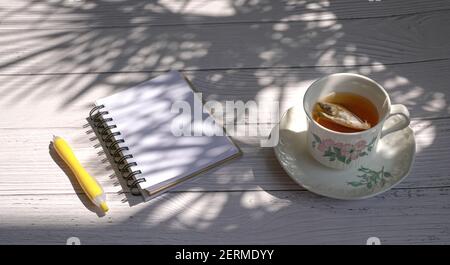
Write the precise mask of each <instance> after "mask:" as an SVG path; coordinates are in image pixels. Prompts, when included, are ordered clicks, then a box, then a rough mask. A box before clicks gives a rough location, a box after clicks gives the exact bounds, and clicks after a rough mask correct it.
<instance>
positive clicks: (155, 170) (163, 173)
mask: <svg viewBox="0 0 450 265" xmlns="http://www.w3.org/2000/svg"><path fill="white" fill-rule="evenodd" d="M181 101H183V102H186V103H182V104H185V106H186V105H189V106H190V109H191V111H192V112H191V114H192V115H188V113H184V114H183V115H182V114H181V113H182V112H181V110H180V109H179V108H174V109H173V110H171V109H172V106H173V104H174V103H175V102H178V103H180V102H181ZM101 104H103V105H105V110H106V111H108V112H109V114H107V115H105V116H104V117H105V118H108V117H110V118H113V121H112V122H111V124H115V125H116V126H117V128H115V129H113V131H119V132H120V133H121V135H120V136H119V137H117V138H118V139H119V138H122V139H124V140H125V142H124V143H122V144H120V145H119V146H121V147H122V146H127V147H128V148H129V150H128V151H126V152H125V154H132V155H133V158H132V159H130V160H128V162H136V163H137V166H134V167H132V168H131V169H132V170H133V171H134V170H141V171H142V174H140V175H137V176H136V178H143V177H144V178H145V179H146V181H145V182H142V183H140V184H139V185H140V187H141V188H142V189H146V190H148V191H149V192H150V193H152V191H155V190H158V189H159V188H161V187H164V186H167V185H168V184H171V183H173V182H176V181H177V180H179V179H181V178H183V177H186V176H189V175H191V174H194V173H196V172H198V171H200V170H202V169H204V168H206V167H208V166H211V165H213V164H215V163H217V162H219V161H222V160H224V159H226V158H228V157H230V156H233V155H235V154H237V153H239V150H238V148H237V147H236V146H235V145H234V144H233V143H232V142H231V141H230V139H229V138H228V137H226V136H220V133H222V134H223V130H222V128H221V127H220V126H219V125H217V124H215V123H214V122H209V123H208V126H206V130H208V132H209V133H211V132H215V133H216V134H215V135H218V134H219V136H206V135H204V134H202V135H203V136H176V135H174V133H173V130H172V126H174V127H176V126H181V125H182V124H190V122H191V121H192V120H193V119H194V115H195V114H194V107H196V108H197V109H196V110H197V111H198V110H200V113H197V115H200V117H202V118H201V120H203V121H204V120H207V118H208V117H209V116H210V115H209V114H208V113H204V112H201V108H202V103H201V100H200V99H199V98H198V97H197V96H196V95H194V93H193V91H192V89H191V88H190V86H189V84H188V83H187V81H186V80H185V79H184V78H183V76H182V75H181V74H180V73H178V72H175V71H172V72H169V73H167V74H164V75H161V76H159V77H157V78H155V79H152V80H150V81H147V82H145V83H143V84H140V85H138V86H136V87H132V88H129V89H127V90H125V91H123V92H119V93H117V94H114V95H112V96H109V97H106V98H103V99H99V100H97V101H96V105H101ZM197 117H198V116H197ZM211 120H212V119H210V121H211ZM197 124H198V123H197ZM178 128H179V127H178ZM185 128H186V127H185ZM191 129H192V130H191V131H190V132H191V133H192V134H194V131H197V132H199V130H200V132H201V130H202V128H201V127H196V126H192V127H191ZM203 129H205V126H203ZM210 135H211V134H210Z"/></svg>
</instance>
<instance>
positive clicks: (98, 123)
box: [89, 105, 145, 195]
mask: <svg viewBox="0 0 450 265" xmlns="http://www.w3.org/2000/svg"><path fill="white" fill-rule="evenodd" d="M104 108H105V105H99V106H95V107H94V108H92V110H91V111H90V112H89V119H90V120H91V122H92V124H93V126H94V127H96V129H97V131H98V135H99V137H100V138H101V140H102V141H103V142H104V145H105V146H106V148H108V150H109V154H110V155H111V157H112V158H113V160H114V162H115V163H116V164H117V168H118V169H119V170H120V172H121V173H122V177H123V178H124V179H125V180H126V182H127V186H128V187H130V190H131V193H132V194H133V195H140V192H139V189H138V184H139V183H141V182H145V179H144V178H141V179H135V178H134V177H135V176H137V175H139V174H142V172H141V171H140V170H135V171H131V167H133V166H136V165H137V163H136V162H127V161H128V160H129V159H131V158H133V155H131V154H127V155H123V151H126V150H129V148H128V147H126V146H122V147H119V144H120V143H124V142H125V140H124V139H118V137H117V136H119V135H121V133H120V132H112V131H111V129H114V128H117V126H116V125H115V124H109V123H110V122H112V121H113V119H112V118H103V115H107V114H109V112H108V111H105V110H102V109H104Z"/></svg>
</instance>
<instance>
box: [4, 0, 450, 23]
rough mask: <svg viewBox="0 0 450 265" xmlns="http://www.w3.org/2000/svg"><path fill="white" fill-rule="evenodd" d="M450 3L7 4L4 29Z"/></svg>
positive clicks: (398, 9)
mask: <svg viewBox="0 0 450 265" xmlns="http://www.w3.org/2000/svg"><path fill="white" fill-rule="evenodd" d="M448 8H450V4H449V3H448V1H444V0H439V1H436V0H435V1H420V0H410V1H404V0H395V1H385V2H384V3H371V2H367V1H360V0H345V1H316V2H306V1H289V0H283V1H276V2H273V1H223V0H183V1H173V0H172V1H170V0H162V1H157V2H154V1H153V2H148V1H141V0H137V1H136V0H134V1H126V2H123V1H101V2H98V1H96V2H87V1H33V2H30V1H26V0H18V1H4V2H2V3H0V18H1V24H0V27H1V28H49V27H56V28H62V27H64V28H68V27H69V28H76V27H127V26H128V27H129V26H135V25H141V24H146V25H174V24H199V23H242V22H246V23H248V22H263V21H274V20H275V21H278V20H280V21H313V20H328V19H336V18H337V19H356V18H370V17H388V16H394V15H405V14H415V13H421V12H430V11H431V12H432V11H438V10H442V9H448Z"/></svg>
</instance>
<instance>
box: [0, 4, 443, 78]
mask: <svg viewBox="0 0 450 265" xmlns="http://www.w3.org/2000/svg"><path fill="white" fill-rule="evenodd" d="M449 13H450V12H449V11H445V12H432V13H425V14H416V15H411V16H402V17H388V18H375V19H364V20H342V21H338V20H327V21H311V22H289V23H285V22H280V23H278V22H277V23H253V24H252V23H249V24H214V25H189V26H155V27H144V26H138V27H131V28H95V29H42V30H31V29H23V30H18V29H0V35H1V36H2V40H1V41H0V51H1V52H0V71H1V74H2V75H7V74H38V73H40V74H43V73H48V74H50V73H51V74H55V73H91V72H130V71H131V72H135V71H156V70H160V71H163V70H168V69H184V70H195V69H211V68H213V69H218V68H219V69H224V68H249V67H250V68H258V67H290V66H295V67H311V66H342V65H345V66H354V65H374V64H381V65H386V64H393V63H405V62H416V61H424V60H434V59H440V58H450V49H449V43H450V28H448V27H444V26H443V25H446V24H448V23H449V22H450V16H449Z"/></svg>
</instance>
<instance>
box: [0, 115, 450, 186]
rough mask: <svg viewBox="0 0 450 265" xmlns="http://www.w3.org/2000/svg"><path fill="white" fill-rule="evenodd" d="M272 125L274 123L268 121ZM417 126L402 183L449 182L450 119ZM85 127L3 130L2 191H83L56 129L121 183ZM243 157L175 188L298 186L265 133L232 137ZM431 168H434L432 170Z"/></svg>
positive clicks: (102, 174) (99, 172)
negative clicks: (53, 148) (55, 140)
mask: <svg viewBox="0 0 450 265" xmlns="http://www.w3.org/2000/svg"><path fill="white" fill-rule="evenodd" d="M267 126H268V128H270V127H271V125H267ZM412 126H413V129H414V131H415V134H416V141H417V152H418V153H417V157H416V161H415V164H414V166H413V168H412V172H411V174H410V176H408V178H407V179H405V181H404V182H403V183H401V184H400V185H399V186H398V187H399V188H401V189H403V188H419V187H439V186H450V174H449V171H448V165H447V161H450V154H449V152H448V147H449V146H450V135H449V134H448V131H449V130H450V119H438V120H420V121H418V120H416V121H414V122H413V125H412ZM84 131H85V129H81V128H42V129H1V130H0V142H1V143H2V150H1V152H0V179H1V180H2V181H1V182H0V194H10V195H14V194H61V193H63V194H66V193H74V192H78V193H80V192H81V189H80V188H79V186H78V185H77V184H76V182H74V178H73V177H71V176H70V174H69V175H67V174H68V172H69V171H68V169H67V167H66V166H65V165H64V163H62V162H61V161H60V160H59V159H58V157H57V156H56V155H55V154H54V153H51V152H50V151H49V144H50V141H51V139H52V134H56V135H61V136H64V137H65V138H66V139H67V140H68V141H69V142H70V143H71V144H72V146H73V148H74V151H75V152H76V154H77V156H78V157H79V159H80V160H81V162H82V164H84V165H85V166H86V168H87V169H88V171H89V172H91V173H92V174H93V175H94V176H95V177H96V178H97V179H98V180H99V182H100V183H101V184H102V185H103V187H104V189H105V190H106V191H108V192H119V191H121V190H122V187H121V186H120V185H119V183H118V178H117V177H115V176H112V177H111V175H112V174H113V173H114V170H113V169H112V168H111V167H110V166H109V162H108V161H105V162H104V163H102V160H103V159H104V158H105V156H104V155H101V156H99V155H97V152H98V151H100V149H94V148H93V147H92V146H93V145H94V144H96V143H97V142H96V141H94V142H91V141H89V139H88V138H89V136H87V135H86V134H85V133H84ZM233 139H234V140H235V141H236V143H237V144H238V145H239V146H240V148H241V149H242V151H243V153H244V154H243V156H242V157H240V158H238V159H236V160H234V161H232V162H230V163H227V164H225V165H223V166H221V167H218V168H217V169H214V170H212V171H209V172H208V173H206V174H204V175H202V176H200V177H198V178H196V179H194V180H193V181H189V182H186V183H184V184H183V185H181V186H179V187H178V188H176V189H175V191H191V190H202V191H235V190H300V189H301V187H299V186H298V185H297V184H296V183H294V182H293V181H292V180H291V179H290V178H289V176H287V174H286V173H285V172H284V171H283V169H282V168H281V166H280V165H279V163H278V161H277V160H276V158H275V155H274V153H273V150H272V148H262V147H260V140H261V139H262V137H257V136H255V137H253V136H245V135H244V136H236V137H233ZM430 168H432V169H433V170H430Z"/></svg>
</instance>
